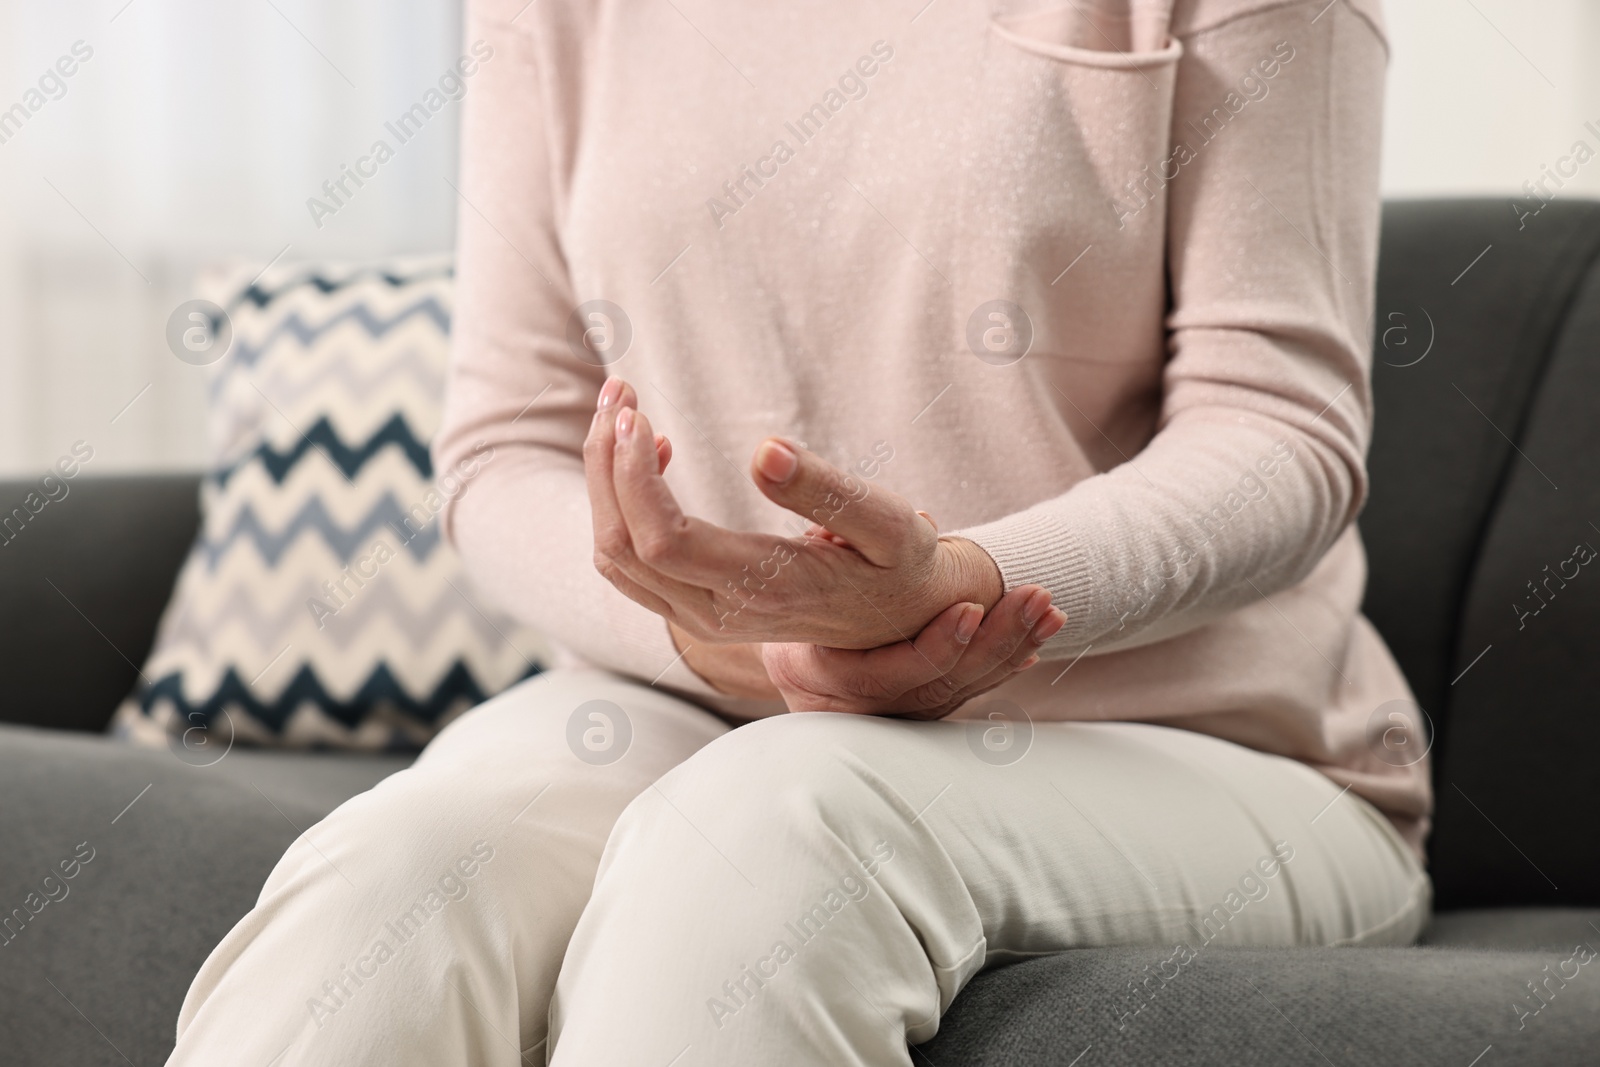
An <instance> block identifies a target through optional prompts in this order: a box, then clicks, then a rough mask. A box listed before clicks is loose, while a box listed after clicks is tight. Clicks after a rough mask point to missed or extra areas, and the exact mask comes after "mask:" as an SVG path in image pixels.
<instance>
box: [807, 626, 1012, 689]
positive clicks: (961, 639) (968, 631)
mask: <svg viewBox="0 0 1600 1067" xmlns="http://www.w3.org/2000/svg"><path fill="white" fill-rule="evenodd" d="M982 621H983V605H981V604H952V605H950V607H948V608H946V609H945V610H944V611H942V612H940V613H939V614H938V615H936V616H934V618H933V620H932V621H930V622H929V623H928V625H926V626H924V627H923V628H922V632H921V633H919V634H917V636H916V638H915V639H914V640H911V641H897V642H895V643H894V644H892V645H884V646H882V647H880V648H873V649H868V650H867V651H865V652H855V651H850V650H846V649H832V648H819V649H818V651H819V653H823V655H820V656H819V657H818V658H817V660H816V664H817V666H818V667H819V668H820V669H821V670H823V671H825V672H826V673H827V675H828V677H826V678H824V679H819V680H818V681H819V682H821V683H822V684H825V685H826V686H827V687H828V688H830V689H832V690H835V691H839V692H842V693H847V694H850V695H852V696H854V697H856V698H858V699H859V700H860V701H861V702H862V703H861V710H863V711H871V712H882V711H883V710H884V709H885V705H886V704H888V705H889V706H891V707H893V708H894V709H895V710H896V711H897V712H898V711H899V710H900V709H901V708H902V706H905V704H906V702H905V700H904V697H905V694H908V693H914V692H916V691H917V690H919V689H921V688H923V687H925V686H926V685H928V684H929V683H930V682H933V681H934V680H935V679H937V678H939V677H940V676H942V675H943V674H945V673H946V672H948V671H949V670H950V669H951V668H952V667H954V666H955V665H956V663H957V662H959V661H960V659H961V654H962V653H963V652H964V651H966V647H967V643H968V642H969V641H971V640H972V638H973V635H974V634H976V633H977V632H978V628H979V626H980V625H981V623H982ZM912 710H914V708H913V709H912Z"/></svg>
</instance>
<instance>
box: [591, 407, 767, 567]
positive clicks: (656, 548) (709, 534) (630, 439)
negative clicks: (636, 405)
mask: <svg viewBox="0 0 1600 1067" xmlns="http://www.w3.org/2000/svg"><path fill="white" fill-rule="evenodd" d="M615 439H616V444H615V452H614V458H613V461H612V483H613V487H614V490H615V497H614V499H615V500H616V503H617V510H618V512H619V513H620V514H621V516H622V521H623V523H624V525H625V526H626V527H627V535H628V541H629V544H630V546H631V549H632V556H633V558H635V559H637V560H638V561H639V562H640V563H642V564H643V565H644V567H646V568H648V569H649V570H651V571H653V572H655V576H656V581H657V582H675V583H681V584H684V585H687V586H693V587H696V588H699V589H701V590H704V591H705V592H706V594H707V595H708V596H709V595H710V594H711V593H713V592H716V593H719V594H720V593H721V592H723V591H725V589H726V586H727V584H728V583H729V582H733V583H735V584H736V585H737V584H738V583H739V582H741V581H742V580H744V578H745V577H746V575H745V571H746V570H747V569H748V570H751V571H754V570H755V569H757V568H758V567H759V565H760V564H761V562H762V561H763V560H765V559H767V558H768V557H770V556H772V555H773V552H774V548H775V546H776V545H778V544H779V543H780V542H784V541H786V539H784V538H774V537H773V536H771V535H769V534H750V533H736V532H734V531H732V530H725V529H723V528H722V527H720V526H717V525H716V524H714V523H709V522H705V521H703V520H700V519H695V518H690V517H688V516H686V515H684V513H683V510H682V509H681V508H680V507H679V506H678V500H677V497H675V496H674V495H673V492H672V489H671V487H669V486H668V485H667V482H666V479H665V478H663V477H661V472H660V467H659V465H658V463H657V458H658V457H657V451H656V448H655V446H654V441H655V437H654V434H653V433H652V431H651V428H650V420H649V419H648V418H646V417H645V416H644V414H643V413H642V412H638V411H634V410H632V409H629V408H624V409H623V410H622V411H621V412H620V413H619V414H618V415H617V420H616V435H615ZM627 569H628V572H629V573H630V574H633V575H634V577H635V578H636V579H639V578H640V575H639V574H638V573H637V571H636V569H635V568H633V567H631V566H630V567H628V568H627ZM640 580H642V579H640ZM647 584H649V583H647Z"/></svg>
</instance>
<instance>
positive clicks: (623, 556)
mask: <svg viewBox="0 0 1600 1067" xmlns="http://www.w3.org/2000/svg"><path fill="white" fill-rule="evenodd" d="M638 402H639V398H638V395H637V394H636V393H635V392H634V390H633V386H631V385H629V384H628V383H627V382H625V381H623V380H622V379H621V378H610V379H607V381H606V383H605V385H604V386H603V387H602V388H601V390H600V397H599V400H598V402H597V403H598V407H597V409H596V411H595V416H594V420H593V421H592V422H591V423H590V426H589V436H588V438H587V439H586V440H585V441H584V443H583V470H584V479H585V482H586V483H587V485H588V489H589V507H590V513H591V515H592V518H593V523H594V548H595V568H596V569H597V570H599V571H600V573H601V574H602V575H603V576H604V577H605V578H606V580H607V581H609V582H611V584H612V585H614V586H616V587H617V588H618V589H619V590H621V592H622V593H623V594H625V595H626V596H628V597H629V598H630V599H632V600H634V601H637V602H638V603H640V604H643V605H644V606H645V607H648V608H649V609H650V610H651V611H654V612H656V613H657V614H658V615H662V616H664V617H666V618H669V619H681V618H682V617H683V614H684V613H683V611H682V610H680V609H684V608H688V607H689V606H690V605H693V604H703V603H704V602H705V601H706V599H707V597H706V594H705V593H704V591H702V590H695V589H692V588H689V587H684V586H679V585H675V584H674V583H671V582H669V581H667V580H665V579H664V578H662V577H661V576H659V575H654V574H651V573H650V572H649V568H648V567H646V566H644V565H643V564H641V562H640V561H639V560H638V559H637V557H636V556H635V553H634V550H633V539H632V537H631V536H630V534H629V531H628V523H627V520H626V519H625V518H624V517H623V514H622V509H621V507H620V506H619V505H618V503H617V494H616V480H615V478H614V466H615V456H616V423H617V416H618V414H619V413H620V412H622V411H624V410H628V411H631V410H635V407H636V405H637V404H638ZM652 440H653V439H652ZM669 451H670V446H669ZM684 621H687V620H684Z"/></svg>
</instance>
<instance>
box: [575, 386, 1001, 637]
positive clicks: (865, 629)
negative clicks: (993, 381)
mask: <svg viewBox="0 0 1600 1067" xmlns="http://www.w3.org/2000/svg"><path fill="white" fill-rule="evenodd" d="M637 403H638V400H637V397H636V396H635V394H634V392H633V389H632V387H631V386H629V385H628V384H627V383H625V382H622V381H620V380H619V379H615V378H613V379H611V380H609V381H607V382H606V384H605V388H604V389H602V391H601V393H600V406H599V410H598V411H597V412H596V413H595V418H594V422H593V424H592V425H591V427H590V431H589V437H588V440H587V441H585V443H584V470H585V473H586V475H587V477H588V484H589V501H590V504H591V506H592V508H593V513H594V536H595V566H596V568H597V569H598V570H599V571H600V573H601V574H603V575H604V576H605V577H606V578H607V579H608V580H609V581H610V582H611V583H612V584H613V585H615V586H616V587H617V588H618V589H620V590H621V591H622V592H623V593H625V594H626V595H627V596H629V597H630V598H632V599H633V600H635V601H637V602H638V603H640V604H643V605H644V606H645V607H647V608H649V609H650V610H652V611H654V612H655V613H656V614H658V615H661V616H663V617H664V618H666V619H667V620H668V621H669V622H671V623H673V624H674V625H675V626H677V627H678V628H679V629H680V630H682V631H683V632H685V633H687V634H688V635H689V636H690V637H691V638H692V639H694V640H695V641H696V642H704V643H712V644H721V643H735V642H770V641H786V642H803V643H807V644H820V645H827V646H831V647H834V648H837V649H875V648H877V647H878V646H880V645H890V644H895V643H899V642H904V641H906V640H908V639H909V638H910V637H911V636H912V635H914V634H918V633H919V632H920V631H921V630H922V629H923V628H924V627H925V626H926V625H927V623H928V622H929V621H931V620H932V619H933V618H934V616H936V615H938V614H940V613H941V612H943V611H945V610H946V609H947V608H949V607H950V606H951V605H953V604H956V603H960V602H969V601H970V602H975V603H977V604H979V605H980V606H982V607H983V608H988V607H990V606H992V605H993V604H994V603H995V602H996V601H998V600H999V599H1000V593H1001V589H1002V583H1001V578H1000V571H999V568H998V567H996V566H995V564H994V561H993V560H991V559H990V558H989V556H988V554H987V553H986V552H984V551H983V549H981V548H979V547H978V546H977V545H975V544H973V543H972V542H970V541H965V540H962V539H960V538H941V537H940V536H939V535H938V531H937V529H936V528H935V527H934V524H933V521H932V519H931V518H928V517H927V516H925V515H923V514H922V513H920V512H918V511H917V510H916V509H915V508H913V507H912V506H911V505H910V504H909V503H908V502H907V501H905V500H904V499H902V498H901V497H899V496H897V495H895V494H894V493H891V492H889V491H888V490H886V489H882V488H872V487H869V486H868V485H867V484H866V483H865V482H863V481H862V480H861V479H859V478H855V477H853V476H851V475H848V474H846V473H844V472H842V471H840V470H838V469H836V468H835V467H833V466H832V465H830V464H828V463H826V462H825V461H823V460H822V459H821V458H819V457H817V456H815V455H812V454H811V453H809V452H807V451H805V450H804V449H799V448H795V447H793V446H790V445H789V444H788V443H786V442H783V441H778V440H776V439H771V438H769V439H768V440H766V441H764V442H762V444H761V445H760V446H759V447H758V448H757V449H756V454H755V457H754V460H753V461H752V464H751V472H750V478H751V481H752V482H753V483H754V484H755V486H756V487H757V488H758V489H760V490H761V492H762V493H763V494H765V495H766V496H767V498H768V499H770V500H772V501H773V502H775V503H777V504H779V505H781V506H783V507H785V508H788V509H789V510H790V511H793V512H796V513H797V514H799V515H801V516H803V517H804V518H806V519H807V520H809V521H810V522H811V523H813V524H814V525H815V527H817V528H819V529H816V530H814V531H810V532H808V534H807V535H805V536H801V537H778V536H775V535H771V534H755V533H739V532H735V531H731V530H725V529H723V528H721V527H719V526H715V525H713V524H711V523H708V522H704V521H702V520H700V519H695V518H690V517H688V516H686V515H684V514H683V512H682V510H680V508H679V507H678V503H677V501H676V499H674V497H673V495H672V491H671V490H670V489H669V488H668V487H667V483H666V481H665V480H664V479H663V478H662V477H661V472H662V470H663V469H664V465H665V461H666V460H668V459H669V458H670V456H671V445H670V444H669V443H668V442H667V441H666V439H665V438H661V437H657V436H655V435H654V434H653V432H652V430H651V427H650V423H649V421H648V420H647V419H646V418H645V417H644V416H643V415H642V414H640V413H639V412H638V411H637V410H636V405H637Z"/></svg>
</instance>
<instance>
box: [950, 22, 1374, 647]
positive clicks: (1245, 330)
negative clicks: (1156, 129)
mask: <svg viewBox="0 0 1600 1067" xmlns="http://www.w3.org/2000/svg"><path fill="white" fill-rule="evenodd" d="M1323 8H1324V4H1323V2H1322V0H1317V2H1312V3H1290V4H1283V5H1278V6H1274V7H1270V8H1269V9H1267V10H1265V11H1257V12H1255V13H1250V14H1245V15H1242V16H1239V17H1234V18H1230V19H1227V20H1225V21H1222V22H1220V23H1216V24H1213V25H1211V26H1210V27H1208V28H1205V29H1200V30H1196V31H1194V32H1192V33H1189V34H1187V35H1183V34H1181V33H1180V39H1181V40H1182V44H1183V55H1182V58H1181V59H1180V60H1179V61H1178V62H1179V66H1178V70H1177V72H1176V81H1175V86H1176V87H1175V90H1174V93H1175V98H1174V107H1173V113H1172V133H1171V138H1172V148H1173V150H1174V153H1175V155H1174V163H1175V164H1177V174H1176V176H1174V177H1172V178H1171V179H1170V181H1169V182H1168V183H1167V185H1166V187H1165V190H1164V195H1165V197H1166V209H1167V271H1168V283H1169V312H1168V317H1167V323H1166V326H1167V340H1168V360H1167V363H1166V366H1165V370H1164V375H1163V400H1162V409H1161V416H1160V419H1159V422H1158V425H1157V430H1156V433H1155V434H1154V436H1153V437H1152V439H1151V440H1150V442H1149V444H1148V445H1147V446H1146V447H1145V448H1144V449H1143V450H1142V451H1141V452H1139V454H1137V455H1136V456H1134V457H1132V459H1131V460H1130V461H1129V462H1126V463H1124V464H1122V465H1121V466H1119V467H1116V468H1114V469H1112V470H1109V471H1106V472H1104V473H1101V474H1098V475H1095V476H1092V477H1090V478H1087V479H1085V480H1084V481H1082V482H1079V483H1077V484H1076V485H1074V486H1073V487H1072V488H1071V489H1070V490H1068V491H1067V492H1065V493H1063V494H1062V495H1060V496H1057V497H1054V498H1052V499H1048V500H1045V501H1042V502H1041V503H1039V504H1037V505H1035V506H1033V507H1031V508H1028V509H1027V510H1025V511H1022V512H1020V513H1017V514H1013V515H1009V516H1006V517H1004V518H1001V519H998V520H996V521H992V522H989V523H986V524H983V525H980V526H977V527H975V528H971V529H968V530H964V531H960V533H961V534H962V535H963V536H966V537H968V538H970V539H971V540H973V541H975V542H977V543H978V544H979V545H981V546H982V547H983V548H984V549H985V550H986V551H987V552H988V553H989V554H990V556H992V557H993V559H994V560H995V562H996V563H997V564H998V566H999V568H1000V571H1001V574H1002V575H1003V577H1004V580H1005V586H1006V588H1007V589H1010V588H1013V587H1015V586H1017V585H1022V584H1026V583H1037V584H1040V585H1043V586H1044V587H1046V588H1047V589H1049V590H1050V591H1051V593H1052V594H1053V596H1054V598H1055V602H1056V603H1057V604H1058V605H1059V606H1061V607H1062V608H1063V609H1064V610H1065V611H1066V612H1067V613H1068V615H1069V620H1068V622H1067V625H1066V627H1065V628H1064V629H1063V630H1062V631H1061V632H1060V634H1058V635H1057V636H1056V637H1055V638H1053V639H1052V640H1051V642H1050V643H1049V644H1048V645H1047V646H1046V647H1045V649H1044V650H1043V654H1044V655H1045V656H1046V657H1047V658H1061V657H1064V656H1068V655H1073V654H1076V653H1078V652H1080V651H1082V650H1084V649H1085V648H1087V647H1089V646H1092V647H1093V649H1094V651H1095V652H1096V653H1099V652H1104V651H1111V650H1113V649H1116V648H1125V647H1131V646H1134V645H1139V644H1147V643H1150V642H1153V641H1156V640H1159V639H1162V638H1166V637H1170V636H1173V635H1176V634H1179V633H1183V632H1185V631H1188V630H1191V629H1193V628H1195V627H1197V626H1200V625H1202V624H1204V623H1206V622H1208V621H1210V620H1212V619H1215V618H1217V617H1218V616H1220V615H1222V614H1224V613H1227V612H1229V611H1232V610H1234V609H1237V608H1239V607H1241V606H1243V605H1245V604H1248V603H1250V602H1252V601H1255V600H1259V599H1261V598H1262V597H1270V596H1271V594H1273V593H1274V592H1276V591H1279V590H1282V589H1286V588H1288V587H1290V586H1292V585H1294V584H1295V583H1297V582H1299V581H1300V580H1301V579H1303V578H1304V577H1305V576H1306V575H1307V574H1309V573H1310V571H1311V570H1312V568H1313V567H1315V566H1316V564H1317V563H1318V561H1319V560H1320V559H1321V558H1322V557H1323V555H1324V554H1325V553H1326V552H1327V551H1328V549H1329V548H1330V546H1332V544H1333V543H1334V541H1335V540H1336V539H1337V538H1338V537H1339V536H1340V535H1341V534H1342V533H1343V532H1344V531H1345V529H1346V528H1347V527H1348V526H1349V525H1350V524H1351V522H1352V521H1353V520H1354V518H1355V516H1356V513H1357V512H1358V511H1359V509H1360V507H1361V504H1362V502H1363V500H1364V498H1365V494H1366V474H1365V455H1366V448H1367V444H1368V439H1369V435H1370V424H1371V417H1372V399H1371V391H1370V383H1369V375H1370V359H1371V352H1370V344H1369V337H1370V331H1371V316H1372V310H1373V299H1374V295H1373V289H1374V280H1375V279H1374V275H1375V266H1376V258H1377V231H1378V210H1379V193H1378V152H1379V140H1380V137H1379V133H1380V126H1381V111H1382V97H1383V78H1384V67H1385V64H1386V61H1387V54H1386V46H1385V43H1384V41H1383V38H1382V37H1381V35H1380V31H1379V30H1378V28H1377V27H1376V26H1375V25H1374V23H1372V22H1370V21H1368V20H1367V19H1366V18H1365V17H1363V16H1362V15H1361V14H1358V13H1357V12H1355V11H1354V10H1352V8H1351V7H1350V5H1347V4H1344V3H1335V4H1333V5H1331V7H1329V8H1326V9H1324V11H1323V13H1322V14H1321V15H1320V16H1318V11H1319V9H1323ZM1269 71H1270V72H1272V73H1271V74H1270V75H1269V74H1268V72H1269ZM1252 73H1253V74H1254V75H1255V76H1254V77H1253V78H1251V79H1250V80H1248V81H1246V80H1244V79H1245V77H1246V76H1247V75H1251V74H1252ZM1260 93H1264V95H1257V94H1260ZM1215 109H1222V116H1221V118H1222V120H1223V121H1218V120H1217V118H1216V117H1214V111H1215ZM1207 117H1212V121H1210V122H1209V123H1207V122H1206V121H1205V120H1206V119H1207ZM1218 127H1222V128H1221V129H1220V131H1218ZM1214 131H1216V132H1214ZM1180 143H1181V144H1182V145H1184V146H1187V149H1188V151H1187V152H1185V151H1184V150H1182V149H1180V148H1179V145H1180ZM1166 170H1167V172H1169V173H1170V170H1171V167H1168V168H1166Z"/></svg>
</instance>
